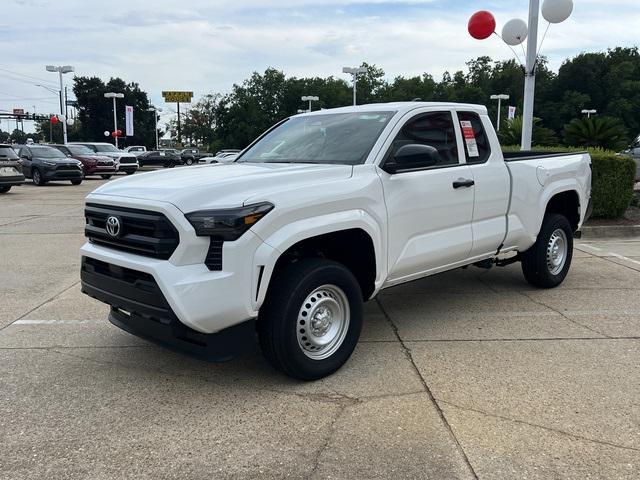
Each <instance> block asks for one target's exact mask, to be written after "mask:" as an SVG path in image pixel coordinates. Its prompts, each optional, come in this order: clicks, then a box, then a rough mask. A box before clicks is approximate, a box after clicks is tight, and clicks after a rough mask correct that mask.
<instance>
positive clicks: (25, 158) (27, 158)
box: [20, 153, 31, 160]
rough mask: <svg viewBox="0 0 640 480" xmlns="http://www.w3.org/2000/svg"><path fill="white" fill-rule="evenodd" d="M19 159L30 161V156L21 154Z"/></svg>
mask: <svg viewBox="0 0 640 480" xmlns="http://www.w3.org/2000/svg"><path fill="white" fill-rule="evenodd" d="M20 158H22V159H23V160H31V155H29V154H28V153H23V154H22V155H20Z"/></svg>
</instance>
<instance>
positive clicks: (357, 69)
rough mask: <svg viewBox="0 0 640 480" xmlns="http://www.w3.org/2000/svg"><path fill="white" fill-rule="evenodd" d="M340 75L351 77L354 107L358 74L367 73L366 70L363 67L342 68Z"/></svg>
mask: <svg viewBox="0 0 640 480" xmlns="http://www.w3.org/2000/svg"><path fill="white" fill-rule="evenodd" d="M342 73H348V74H350V75H353V105H354V106H355V105H356V83H357V81H358V74H359V73H367V69H366V68H364V67H343V68H342Z"/></svg>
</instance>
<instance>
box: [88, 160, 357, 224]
mask: <svg viewBox="0 0 640 480" xmlns="http://www.w3.org/2000/svg"><path fill="white" fill-rule="evenodd" d="M352 171H353V167H351V166H349V165H311V164H282V163H233V164H226V165H225V164H212V165H200V166H194V167H183V168H175V169H169V170H161V171H157V172H149V173H142V174H140V173H138V174H136V175H132V176H130V177H126V178H122V179H119V180H114V181H112V182H109V183H106V184H105V185H103V186H101V187H99V188H98V189H96V190H94V191H93V194H100V195H112V196H118V197H129V198H139V199H145V200H153V201H161V202H169V203H172V204H173V205H175V206H176V207H177V208H179V209H180V210H182V211H183V212H185V213H189V212H193V211H196V210H203V209H207V208H233V207H238V206H241V205H243V204H244V203H245V201H246V200H247V199H249V198H260V199H265V200H268V199H269V194H270V193H279V192H282V191H285V190H289V189H296V188H300V187H301V186H307V185H308V186H310V187H312V186H317V185H319V184H322V183H325V182H331V181H335V180H340V179H346V178H349V177H350V176H351V174H352Z"/></svg>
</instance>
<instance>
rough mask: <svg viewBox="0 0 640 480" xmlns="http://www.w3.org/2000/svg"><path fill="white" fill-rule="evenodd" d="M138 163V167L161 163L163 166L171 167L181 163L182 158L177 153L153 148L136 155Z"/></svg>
mask: <svg viewBox="0 0 640 480" xmlns="http://www.w3.org/2000/svg"><path fill="white" fill-rule="evenodd" d="M138 163H139V164H140V167H144V166H145V165H162V166H163V167H165V168H167V167H168V168H173V167H175V166H176V165H182V158H181V157H180V155H179V154H177V153H171V152H167V151H163V150H154V151H151V152H145V153H143V154H142V155H138Z"/></svg>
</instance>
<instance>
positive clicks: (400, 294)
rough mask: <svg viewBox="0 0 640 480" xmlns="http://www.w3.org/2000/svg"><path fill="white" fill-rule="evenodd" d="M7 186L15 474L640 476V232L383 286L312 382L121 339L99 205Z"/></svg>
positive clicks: (3, 314) (3, 316) (4, 393)
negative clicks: (526, 260) (542, 283)
mask: <svg viewBox="0 0 640 480" xmlns="http://www.w3.org/2000/svg"><path fill="white" fill-rule="evenodd" d="M102 183H103V181H97V180H86V181H85V182H83V183H82V185H80V186H77V187H74V186H71V185H69V184H62V183H61V184H59V185H55V184H51V185H50V186H46V187H34V186H33V185H31V184H30V183H29V184H27V185H24V186H22V187H20V188H16V189H14V190H12V191H11V193H10V194H7V195H3V196H2V197H0V449H1V450H0V452H1V453H0V478H2V479H12V480H13V479H22V478H29V479H45V478H46V479H57V478H78V479H85V478H91V479H113V478H153V479H159V478H180V479H205V478H206V479H212V478H318V479H320V478H333V479H342V478H348V479H350V480H353V479H359V478H362V479H372V478H390V479H400V478H431V479H458V478H459V479H473V478H480V479H524V478H527V479H543V478H544V479H558V478H562V479H564V478H571V479H587V478H602V479H605V478H606V479H623V478H624V479H637V478H640V295H639V294H640V242H639V241H637V240H638V239H624V240H619V241H617V240H607V241H597V240H593V239H592V240H584V241H581V240H579V241H577V243H576V245H577V249H576V251H575V254H574V263H573V267H572V270H571V272H570V274H569V276H568V278H567V280H566V281H565V283H564V284H563V285H562V286H561V287H559V288H558V289H555V290H551V291H542V290H536V289H533V288H531V287H529V286H528V285H527V284H526V283H525V282H524V280H523V278H522V276H521V274H520V267H519V265H512V266H510V267H507V268H494V269H492V270H488V271H486V270H479V269H476V268H469V269H466V270H457V271H454V272H450V273H447V274H443V275H439V276H437V277H433V278H429V279H425V280H421V281H418V282H414V283H412V284H410V285H406V286H402V287H396V288H393V289H390V290H386V291H385V292H383V294H381V295H380V296H379V298H378V299H377V301H374V302H370V303H369V304H367V306H366V317H365V327H364V331H363V335H362V339H361V342H360V344H359V345H358V347H357V349H356V352H355V354H354V355H353V357H352V359H351V360H350V361H349V362H348V363H347V365H346V366H345V367H344V368H343V369H342V370H340V371H339V372H338V373H336V374H335V375H333V376H331V377H329V378H327V379H324V380H323V381H319V382H315V383H300V382H296V381H293V380H291V379H289V378H287V377H284V376H283V375H281V374H278V373H277V372H274V371H273V370H272V369H271V368H270V367H269V366H268V365H267V364H266V362H265V361H263V359H262V357H261V355H260V353H259V352H258V350H257V349H256V350H255V351H254V352H253V353H252V354H250V355H247V356H245V357H243V358H240V359H236V360H234V361H231V362H228V363H223V364H210V363H204V362H201V361H198V360H193V359H190V358H187V357H184V356H181V355H178V354H174V353H171V352H168V351H165V350H163V349H160V348H158V347H156V346H153V345H150V344H148V343H145V342H143V341H141V340H138V339H137V338H135V337H132V336H130V335H128V334H126V333H124V332H121V331H120V330H118V329H117V328H116V327H113V326H112V325H111V324H109V323H108V322H107V320H106V315H107V308H106V307H105V306H104V305H102V304H100V303H98V302H96V301H94V300H92V299H90V298H88V297H85V296H83V295H82V294H81V293H80V287H79V256H78V249H79V247H80V246H81V245H82V243H83V235H82V230H83V225H84V219H83V198H84V195H86V193H87V192H89V191H91V190H92V189H93V188H95V187H97V186H98V185H100V184H102Z"/></svg>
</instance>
